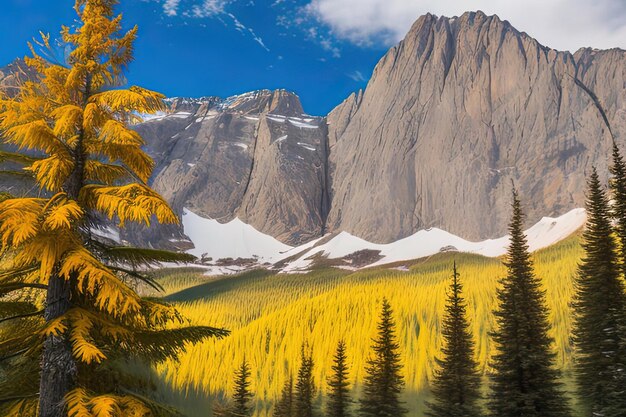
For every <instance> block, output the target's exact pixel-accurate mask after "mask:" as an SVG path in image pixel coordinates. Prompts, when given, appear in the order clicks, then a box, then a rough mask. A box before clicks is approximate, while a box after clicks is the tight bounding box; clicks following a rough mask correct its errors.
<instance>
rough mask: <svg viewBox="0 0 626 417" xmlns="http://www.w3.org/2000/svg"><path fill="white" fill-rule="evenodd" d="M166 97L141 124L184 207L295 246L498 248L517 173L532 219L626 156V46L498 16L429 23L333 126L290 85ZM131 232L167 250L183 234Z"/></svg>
mask: <svg viewBox="0 0 626 417" xmlns="http://www.w3.org/2000/svg"><path fill="white" fill-rule="evenodd" d="M7 74H8V76H7ZM2 85H4V86H5V89H6V86H8V88H12V86H13V85H14V78H11V70H9V71H6V70H0V88H2ZM167 103H168V106H169V111H168V113H167V114H165V115H160V116H159V117H156V118H152V119H150V120H147V121H146V122H144V123H142V124H140V125H137V126H136V129H137V130H138V131H139V132H140V133H141V134H142V135H143V137H144V138H145V139H146V141H147V142H148V151H149V152H150V153H151V155H152V156H153V157H154V158H155V161H156V163H157V166H156V169H155V172H154V175H153V178H152V179H151V183H152V184H153V186H154V188H155V189H156V190H157V191H159V192H160V193H162V194H163V195H164V196H165V197H166V198H167V199H168V201H170V203H171V204H172V206H173V208H174V209H175V210H176V211H177V212H179V213H182V209H183V207H187V208H189V209H190V210H192V211H194V212H195V213H197V214H199V215H202V216H206V217H210V218H214V219H217V220H219V221H220V222H226V221H229V220H231V219H233V218H235V217H238V218H240V219H241V220H243V221H244V222H246V223H249V224H251V225H252V226H254V227H255V228H256V229H258V230H260V231H262V232H264V233H267V234H270V235H272V236H274V237H276V238H278V239H279V240H281V241H283V242H285V243H289V244H292V245H296V244H300V243H304V242H306V241H308V240H311V239H313V238H315V237H319V236H321V235H323V234H325V233H327V232H338V231H347V232H350V233H352V234H354V235H357V236H359V237H362V238H364V239H367V240H370V241H373V242H377V243H387V242H390V241H394V240H397V239H400V238H402V237H405V236H408V235H411V234H413V233H414V232H416V231H418V230H420V229H423V228H428V227H439V228H442V229H444V230H447V231H449V232H451V233H454V234H457V235H460V236H462V237H464V238H468V239H485V238H489V237H496V236H501V235H504V234H505V233H506V224H507V221H508V218H509V214H510V213H509V212H510V210H509V202H510V189H511V180H512V181H514V182H515V184H516V186H517V187H518V188H519V190H520V193H521V196H522V197H523V200H524V205H525V209H526V212H527V214H528V219H527V223H528V224H532V223H534V222H536V221H537V220H539V219H540V218H541V217H542V216H549V215H559V214H563V213H564V212H566V211H568V210H569V209H572V208H575V207H581V206H583V204H584V189H585V177H586V175H587V174H588V173H589V169H590V168H591V166H592V165H595V166H597V167H598V169H599V171H600V173H601V175H602V176H604V177H606V176H607V170H608V163H609V158H610V147H611V143H612V142H611V140H612V138H614V139H615V140H616V141H617V142H618V143H619V144H620V145H621V146H622V149H624V150H626V51H624V50H620V49H613V50H607V51H598V50H592V49H581V50H579V51H577V52H576V53H574V54H571V53H569V52H559V51H556V50H553V49H550V48H547V47H544V46H542V45H540V44H539V43H538V42H537V41H535V40H534V39H532V38H531V37H529V36H528V35H526V34H525V33H521V32H519V31H517V30H516V29H515V28H513V27H512V26H511V25H510V24H509V23H508V22H503V21H501V20H500V19H498V17H497V16H486V15H485V14H483V13H481V12H476V13H466V14H464V15H463V16H460V17H458V18H445V17H440V18H438V17H436V16H433V15H430V14H429V15H425V16H422V17H421V18H420V19H419V20H418V21H417V22H416V23H415V24H414V26H413V28H412V29H411V31H410V32H409V33H408V34H407V36H406V38H405V39H404V40H403V41H402V42H400V43H399V44H398V45H397V46H395V47H393V48H392V49H391V50H390V51H389V52H388V53H387V54H386V55H385V56H384V57H383V58H382V59H381V61H380V62H379V63H378V65H377V66H376V68H375V70H374V73H373V75H372V78H371V80H370V82H369V83H368V86H367V88H366V89H365V91H359V92H358V93H355V94H353V95H351V96H350V97H349V98H347V99H346V100H345V101H344V102H343V103H342V104H340V105H339V106H338V107H337V108H335V109H334V110H333V111H332V112H331V113H330V114H329V115H328V116H327V117H325V118H320V117H312V116H307V115H305V114H304V111H303V109H302V106H301V104H300V101H299V99H298V97H297V96H295V95H294V94H292V93H288V92H286V91H284V90H277V91H268V90H262V91H257V92H252V93H247V94H243V95H240V96H235V97H231V98H228V99H226V100H222V99H220V98H217V97H205V98H200V99H188V98H173V99H168V100H167ZM129 233H130V234H132V235H135V236H138V238H139V240H140V241H141V243H144V244H148V243H149V244H153V245H160V244H162V243H163V242H166V241H167V239H168V238H170V237H171V235H172V233H174V234H180V230H175V229H172V228H158V229H151V230H150V231H148V232H147V233H146V232H142V233H137V232H136V231H134V230H133V231H130V232H129ZM128 236H130V235H128ZM135 240H136V239H135Z"/></svg>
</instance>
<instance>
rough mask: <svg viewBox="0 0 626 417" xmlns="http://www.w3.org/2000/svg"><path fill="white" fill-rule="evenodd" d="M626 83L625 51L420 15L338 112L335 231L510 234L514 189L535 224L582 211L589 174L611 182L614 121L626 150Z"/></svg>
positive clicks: (377, 236) (375, 237) (333, 148)
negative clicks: (565, 47)
mask: <svg viewBox="0 0 626 417" xmlns="http://www.w3.org/2000/svg"><path fill="white" fill-rule="evenodd" d="M625 86H626V52H625V51H623V50H618V49H614V50H609V51H594V50H589V49H583V50H580V51H578V52H577V53H576V54H574V55H572V54H570V53H568V52H559V51H555V50H553V49H549V48H546V47H544V46H542V45H540V44H539V43H537V41H535V40H534V39H532V38H531V37H529V36H528V35H526V34H524V33H520V32H518V31H517V30H515V29H514V28H513V27H511V26H510V25H509V24H508V22H503V21H501V20H500V19H498V17H497V16H486V15H484V14H483V13H480V12H478V13H466V14H464V15H463V16H461V17H459V18H455V19H448V18H437V17H435V16H432V15H426V16H423V17H421V18H420V19H419V20H418V21H417V22H416V23H415V24H414V26H413V28H412V29H411V31H410V32H409V33H408V35H407V36H406V38H405V39H404V40H403V41H402V42H400V44H399V45H397V46H395V47H394V48H392V49H391V50H390V51H389V52H388V53H387V54H386V55H385V57H384V58H383V59H382V60H381V61H380V62H379V64H378V65H377V66H376V69H375V70H374V74H373V76H372V78H371V80H370V82H369V84H368V86H367V89H366V90H365V92H364V93H363V95H362V97H361V96H360V95H359V96H353V97H350V98H349V99H348V100H346V101H345V102H344V103H343V104H341V105H340V106H339V107H337V108H336V109H335V110H333V112H331V114H330V115H329V116H328V125H329V143H330V177H331V178H332V187H331V195H332V204H331V210H330V213H329V216H328V220H327V225H328V229H329V230H346V231H348V232H350V233H353V234H355V235H357V236H360V237H362V238H365V239H368V240H372V241H375V242H389V241H393V240H396V239H398V238H402V237H405V236H407V235H410V234H412V233H414V232H416V231H417V230H419V229H422V228H427V227H432V226H436V227H440V228H442V229H445V230H447V231H449V232H452V233H455V234H458V235H460V236H463V237H465V238H469V239H483V238H488V237H494V236H500V235H504V234H505V231H506V224H507V220H508V217H509V202H510V189H511V180H513V181H514V182H515V184H516V186H517V187H518V188H519V189H520V192H521V195H522V197H523V199H524V203H525V206H526V210H527V212H528V223H529V224H531V223H533V222H535V221H537V220H539V218H541V217H542V216H546V215H558V214H562V213H564V212H565V211H567V210H569V209H572V208H574V207H581V206H582V205H583V204H584V188H585V176H586V175H587V174H588V173H589V169H590V167H591V166H592V165H596V166H597V167H598V169H599V170H600V172H601V173H602V175H606V173H607V163H608V159H609V157H610V146H611V134H610V131H609V125H610V127H611V129H612V133H613V135H614V136H615V140H616V141H618V143H619V144H620V145H622V146H624V145H626V123H625V122H626V120H625V117H626V88H625ZM598 104H601V107H602V108H604V109H605V111H606V114H605V116H606V120H605V118H604V116H603V114H602V112H601V111H600V110H599V106H598Z"/></svg>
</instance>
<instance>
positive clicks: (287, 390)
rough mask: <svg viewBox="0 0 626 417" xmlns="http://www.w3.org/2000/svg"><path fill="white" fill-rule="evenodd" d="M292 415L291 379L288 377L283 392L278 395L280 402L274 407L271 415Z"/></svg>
mask: <svg viewBox="0 0 626 417" xmlns="http://www.w3.org/2000/svg"><path fill="white" fill-rule="evenodd" d="M294 415H295V414H294V404H293V378H292V377H289V379H288V380H287V381H286V382H285V385H284V386H283V390H282V392H281V394H280V400H278V402H277V403H276V405H275V406H274V412H273V413H272V416H273V417H293V416H294Z"/></svg>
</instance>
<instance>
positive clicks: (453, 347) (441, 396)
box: [426, 262, 483, 417]
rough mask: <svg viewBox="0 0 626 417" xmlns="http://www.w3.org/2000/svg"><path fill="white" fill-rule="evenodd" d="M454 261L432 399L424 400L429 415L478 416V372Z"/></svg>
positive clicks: (479, 382)
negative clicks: (429, 400)
mask: <svg viewBox="0 0 626 417" xmlns="http://www.w3.org/2000/svg"><path fill="white" fill-rule="evenodd" d="M462 291H463V287H462V285H461V282H460V280H459V274H458V272H457V269H456V262H455V263H454V266H453V271H452V284H451V286H450V292H449V294H448V300H447V303H446V309H445V315H444V318H443V324H442V330H441V334H442V336H443V339H444V346H443V348H442V350H441V352H442V354H443V358H442V359H438V360H437V362H438V366H439V368H438V369H437V370H436V372H435V379H434V381H433V384H432V393H433V400H432V401H431V402H428V403H427V406H428V408H429V410H428V412H427V413H426V414H427V415H428V416H431V417H480V416H482V415H483V412H482V410H481V408H480V405H479V400H480V397H481V395H480V386H481V376H480V373H479V371H478V363H477V362H476V361H475V360H474V340H473V339H472V333H471V331H470V325H469V322H468V320H467V307H466V303H465V300H464V299H463V296H462Z"/></svg>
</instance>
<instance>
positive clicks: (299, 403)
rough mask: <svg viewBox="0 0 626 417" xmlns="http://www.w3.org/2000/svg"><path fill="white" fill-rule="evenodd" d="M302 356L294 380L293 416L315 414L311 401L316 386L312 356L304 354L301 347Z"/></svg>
mask: <svg viewBox="0 0 626 417" xmlns="http://www.w3.org/2000/svg"><path fill="white" fill-rule="evenodd" d="M301 356H302V358H301V364H300V369H299V370H298V380H297V381H296V397H295V401H294V408H295V410H294V411H295V412H294V416H295V417H312V416H313V415H315V407H314V404H313V401H314V399H315V393H316V390H317V389H316V387H315V380H314V378H313V366H314V363H313V358H312V356H311V354H308V355H307V354H306V353H305V350H304V346H303V347H302V355H301Z"/></svg>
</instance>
